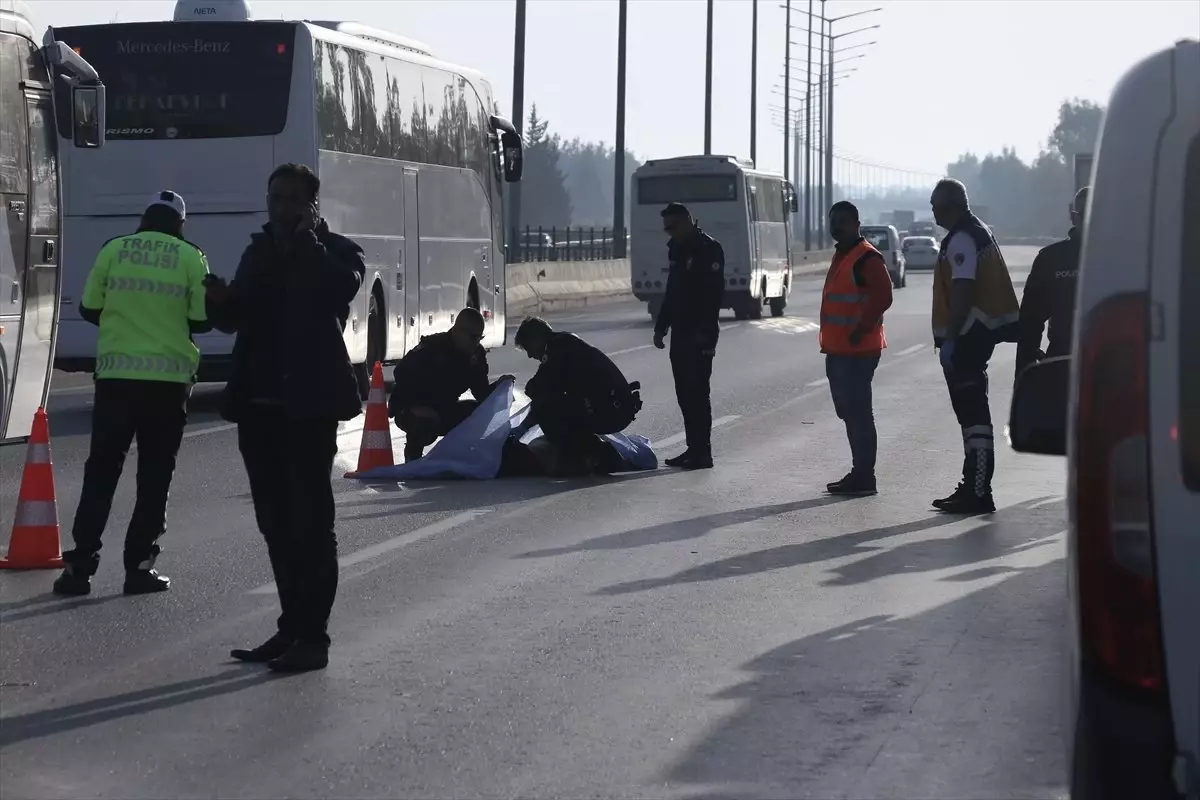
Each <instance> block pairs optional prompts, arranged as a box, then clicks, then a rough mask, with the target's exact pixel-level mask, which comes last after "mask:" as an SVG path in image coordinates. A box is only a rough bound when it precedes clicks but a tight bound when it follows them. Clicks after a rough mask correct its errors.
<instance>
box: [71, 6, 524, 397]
mask: <svg viewBox="0 0 1200 800" xmlns="http://www.w3.org/2000/svg"><path fill="white" fill-rule="evenodd" d="M214 19H216V21H214ZM58 34H59V37H60V38H61V39H62V40H63V41H65V42H67V43H68V44H70V45H71V46H72V47H73V48H75V49H76V51H77V52H78V53H81V54H82V55H83V57H84V58H87V59H88V60H89V61H91V62H92V63H93V64H95V65H96V68H97V69H98V70H99V71H100V72H101V74H104V75H105V76H106V80H107V87H108V120H107V126H108V146H106V147H105V149H104V151H103V152H83V151H80V152H75V153H72V154H71V155H70V157H68V158H64V160H63V161H64V170H65V174H66V176H67V186H68V191H67V192H66V193H65V196H64V201H65V206H66V217H65V221H64V225H65V227H64V237H65V240H66V242H67V245H68V252H69V256H70V257H69V260H68V262H67V264H66V265H65V275H64V279H65V288H64V291H63V298H62V303H63V325H62V331H61V333H60V336H59V345H58V358H57V365H58V366H59V368H61V369H64V370H69V371H88V370H91V369H93V367H94V356H95V345H96V329H95V327H94V326H91V325H88V324H87V323H86V322H84V321H83V320H82V319H80V317H79V311H78V309H79V305H78V300H79V295H80V293H81V292H82V290H83V284H84V279H85V276H86V274H87V271H88V268H89V267H90V265H91V258H92V257H93V255H94V254H95V253H96V252H97V251H98V250H99V248H100V246H101V245H102V244H103V243H104V242H105V241H106V240H108V239H109V238H111V237H114V236H117V235H120V234H121V233H123V232H125V231H129V230H132V229H134V228H135V227H136V225H137V221H138V216H139V215H140V214H141V212H142V210H143V207H144V206H145V203H146V198H147V197H149V196H151V195H152V194H153V193H154V192H157V191H160V190H162V189H171V190H174V191H177V192H179V193H180V194H181V195H183V197H184V199H185V200H186V201H187V205H188V220H187V230H186V236H187V238H188V239H189V240H190V241H192V242H194V243H195V244H197V245H198V246H199V247H200V248H201V249H203V250H204V251H205V253H206V254H207V255H208V260H209V266H210V268H211V269H212V271H213V272H214V273H216V274H218V275H223V276H225V277H232V275H233V272H234V270H235V268H236V266H237V263H238V259H239V257H240V255H241V252H242V250H243V249H244V248H245V246H246V244H247V243H248V242H249V237H250V234H251V233H253V232H254V231H257V230H258V229H259V228H260V226H262V225H263V224H264V223H265V222H266V180H267V176H268V175H269V174H270V172H271V170H272V169H273V168H274V167H275V166H276V165H278V164H281V163H284V162H297V163H303V164H309V165H311V166H312V167H313V168H314V169H315V170H316V171H317V174H318V175H319V177H320V178H321V213H322V215H323V216H324V217H325V219H326V220H328V222H329V224H330V226H331V228H332V229H333V230H334V231H336V232H338V233H341V234H343V235H345V236H348V237H350V238H351V239H354V240H355V241H356V242H357V243H358V244H359V245H361V246H362V248H363V249H364V251H365V253H366V262H367V278H366V281H365V282H364V284H363V289H362V292H361V293H360V294H359V296H358V298H357V299H356V300H355V302H354V304H353V306H352V308H351V313H350V319H349V321H348V323H347V325H346V331H345V337H346V345H347V348H348V349H349V352H350V356H351V359H352V360H353V361H354V362H355V364H357V365H359V366H360V369H359V373H360V380H361V381H362V383H363V388H364V391H365V388H366V381H367V380H368V376H369V370H370V366H371V365H372V364H373V363H374V362H376V361H381V362H384V363H387V362H390V361H394V360H396V359H399V358H400V357H401V356H403V355H404V353H406V352H407V351H408V350H410V349H411V348H412V347H413V346H415V344H416V342H417V341H418V340H419V338H420V337H421V336H423V335H426V334H429V333H436V332H438V331H444V330H447V329H448V328H449V326H450V324H451V322H452V320H453V318H454V315H455V314H456V313H457V312H458V311H459V310H460V309H461V308H463V307H464V306H473V307H475V308H477V309H479V310H480V311H481V312H483V315H484V317H485V319H486V320H487V321H488V326H487V333H486V337H485V340H484V344H485V346H496V345H500V344H503V343H504V341H505V285H504V230H505V226H504V219H503V203H502V186H503V182H504V181H509V182H513V181H517V180H519V179H520V176H521V164H522V161H521V140H520V137H519V136H518V135H517V132H516V130H515V128H514V127H513V125H512V124H511V123H510V122H508V121H507V120H506V119H504V118H502V117H500V116H498V115H497V113H496V112H497V110H498V109H497V105H496V102H495V100H494V98H493V93H492V88H491V86H490V85H489V84H488V82H487V81H486V80H485V79H484V78H483V76H482V75H480V74H479V73H478V72H475V71H473V70H470V69H466V68H464V67H459V66H455V65H452V64H448V63H446V62H443V61H439V60H438V59H436V58H435V57H434V56H433V55H432V54H430V52H429V50H428V49H427V48H426V47H425V46H424V45H421V44H420V43H418V42H414V41H410V40H407V39H404V38H403V37H400V36H397V35H394V34H391V33H387V32H385V31H379V30H375V29H373V28H369V27H367V26H364V25H359V24H356V23H349V22H311V21H302V22H282V21H268V20H263V21H253V20H251V19H250V18H249V13H248V9H247V8H246V4H245V3H236V2H234V3H225V4H221V5H217V4H214V3H212V2H200V3H188V2H180V3H178V4H177V6H176V10H175V19H174V21H170V22H168V21H163V22H140V23H122V24H111V25H91V26H81V27H72V28H63V29H60V30H59V31H58ZM196 343H197V345H198V346H199V347H200V350H201V375H200V377H201V380H221V379H223V377H224V373H225V368H226V367H227V365H228V361H229V356H230V354H231V351H232V344H233V342H232V337H229V336H226V335H224V334H220V333H216V332H214V333H210V334H205V335H203V336H198V337H197V338H196Z"/></svg>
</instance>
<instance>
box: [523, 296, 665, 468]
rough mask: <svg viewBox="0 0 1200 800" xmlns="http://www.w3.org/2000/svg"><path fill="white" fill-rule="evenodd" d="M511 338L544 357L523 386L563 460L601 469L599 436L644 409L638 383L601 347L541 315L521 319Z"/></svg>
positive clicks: (534, 415)
mask: <svg viewBox="0 0 1200 800" xmlns="http://www.w3.org/2000/svg"><path fill="white" fill-rule="evenodd" d="M513 341H514V344H516V346H517V347H518V348H520V349H521V350H524V351H525V354H526V355H527V356H529V357H530V358H532V359H534V360H536V361H540V362H541V366H539V367H538V370H537V372H536V373H535V374H534V376H533V377H532V378H530V379H529V383H527V384H526V385H525V393H526V394H527V395H529V401H530V413H531V416H532V419H533V421H534V422H536V423H537V424H538V425H540V426H541V428H542V433H543V434H544V435H545V437H546V439H547V440H549V441H550V442H552V443H553V444H554V445H555V447H556V448H557V449H558V451H559V455H560V457H561V458H562V459H564V460H565V461H567V462H583V463H585V464H586V465H587V466H588V467H589V469H590V470H592V471H603V470H602V469H600V467H601V466H602V465H603V464H604V463H605V456H606V455H607V454H606V453H605V452H604V451H603V450H601V449H600V448H601V445H603V443H602V442H601V441H600V439H599V438H597V437H598V436H599V435H602V434H607V433H620V432H621V431H623V430H625V428H627V427H629V424H630V423H631V422H633V420H634V417H636V416H637V413H638V412H639V411H641V410H642V398H641V394H640V392H639V391H638V390H639V388H640V387H639V385H638V384H637V383H636V382H635V383H630V382H629V381H627V380H626V379H625V375H624V374H622V372H621V369H620V368H619V367H618V366H617V365H616V364H614V363H613V360H612V359H611V358H609V357H608V356H607V355H605V354H604V353H602V352H601V351H600V350H599V349H598V348H596V347H593V346H592V345H590V344H588V343H587V342H585V341H584V340H583V339H580V338H579V337H578V336H576V335H575V334H573V333H560V332H558V331H555V330H554V329H553V328H551V327H550V324H549V323H548V322H546V321H545V320H542V319H538V318H537V317H530V318H528V319H526V320H525V321H523V322H522V323H521V326H520V327H519V328H517V335H516V336H515V337H514V339H513Z"/></svg>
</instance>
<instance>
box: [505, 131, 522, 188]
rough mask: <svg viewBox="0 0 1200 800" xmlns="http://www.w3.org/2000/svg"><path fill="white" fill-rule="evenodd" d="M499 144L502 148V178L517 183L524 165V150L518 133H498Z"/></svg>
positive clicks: (507, 181)
mask: <svg viewBox="0 0 1200 800" xmlns="http://www.w3.org/2000/svg"><path fill="white" fill-rule="evenodd" d="M500 146H501V147H502V148H504V180H505V182H506V183H517V182H518V181H520V180H521V172H522V170H523V168H524V166H525V152H524V147H523V145H522V144H521V136H520V134H516V133H511V132H509V131H505V132H503V133H501V134H500Z"/></svg>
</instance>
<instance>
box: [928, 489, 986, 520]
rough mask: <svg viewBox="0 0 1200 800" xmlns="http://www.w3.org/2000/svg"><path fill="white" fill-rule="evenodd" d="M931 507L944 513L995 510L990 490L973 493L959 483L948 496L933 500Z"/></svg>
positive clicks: (979, 512) (975, 512) (971, 512)
mask: <svg viewBox="0 0 1200 800" xmlns="http://www.w3.org/2000/svg"><path fill="white" fill-rule="evenodd" d="M933 507H934V508H936V509H937V510H938V511H941V512H943V513H945V514H990V513H992V512H993V511H995V510H996V501H995V500H993V499H992V493H991V492H990V491H988V492H987V493H986V494H975V492H973V491H971V489H970V488H969V487H968V486H967V485H966V484H962V483H960V484H959V485H958V488H957V489H955V490H954V493H953V494H951V495H950V496H948V497H943V498H940V499H938V500H934V501H933Z"/></svg>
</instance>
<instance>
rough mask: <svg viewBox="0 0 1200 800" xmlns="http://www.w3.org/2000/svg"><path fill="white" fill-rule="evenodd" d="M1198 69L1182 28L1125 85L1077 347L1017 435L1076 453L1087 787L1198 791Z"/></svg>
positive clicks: (1076, 589)
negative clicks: (1180, 37)
mask: <svg viewBox="0 0 1200 800" xmlns="http://www.w3.org/2000/svg"><path fill="white" fill-rule="evenodd" d="M1197 86H1200V42H1198V41H1195V40H1190V41H1189V40H1185V41H1181V42H1180V43H1179V44H1177V45H1176V46H1174V47H1172V48H1169V49H1166V50H1163V51H1161V52H1159V53H1156V54H1155V55H1152V56H1150V57H1149V58H1146V59H1145V60H1143V61H1142V62H1141V63H1139V64H1137V65H1136V66H1135V67H1134V68H1133V69H1132V70H1130V71H1129V72H1128V73H1126V75H1125V77H1123V78H1122V79H1121V81H1120V82H1119V83H1118V84H1117V87H1116V89H1114V90H1113V95H1112V99H1111V101H1110V102H1109V104H1108V110H1107V112H1106V113H1105V116H1104V127H1103V131H1102V132H1101V134H1100V137H1099V142H1100V147H1099V151H1098V152H1097V154H1096V164H1095V171H1094V172H1093V179H1092V180H1093V183H1092V187H1091V189H1092V191H1091V196H1090V197H1089V199H1088V221H1087V224H1086V230H1085V232H1084V242H1083V251H1082V252H1083V258H1082V262H1083V263H1081V264H1080V265H1079V279H1078V280H1079V283H1078V288H1077V301H1076V302H1077V306H1076V312H1075V313H1076V326H1075V331H1076V334H1075V341H1074V342H1073V352H1072V354H1071V355H1069V356H1060V357H1058V358H1050V359H1046V360H1044V361H1041V362H1039V363H1035V364H1032V365H1030V366H1028V367H1026V368H1025V369H1024V370H1023V371H1022V372H1021V374H1020V375H1019V376H1018V378H1017V383H1016V386H1015V388H1014V391H1013V405H1012V414H1011V417H1010V421H1009V429H1010V436H1011V439H1012V445H1013V448H1014V449H1016V450H1019V451H1022V452H1030V453H1040V454H1045V455H1065V456H1066V457H1067V464H1066V466H1067V486H1068V489H1067V514H1068V522H1067V547H1066V553H1067V559H1066V571H1067V575H1066V578H1067V580H1066V582H1065V586H1066V587H1067V589H1068V591H1067V598H1068V602H1069V604H1070V607H1069V610H1068V613H1067V615H1066V617H1067V620H1068V621H1069V623H1068V624H1069V625H1070V627H1069V629H1068V633H1069V639H1068V641H1069V642H1070V647H1069V649H1068V653H1069V656H1070V659H1071V661H1070V664H1069V670H1068V675H1069V686H1068V688H1069V691H1068V692H1067V698H1068V700H1069V703H1070V705H1069V710H1070V714H1069V717H1068V718H1067V721H1066V722H1067V725H1066V733H1067V737H1066V739H1067V743H1068V746H1069V750H1068V753H1067V759H1066V761H1067V765H1068V768H1069V770H1070V789H1071V791H1070V796H1071V797H1072V798H1073V800H1108V799H1109V798H1114V799H1115V798H1131V800H1132V798H1137V800H1168V799H1169V800H1179V799H1180V798H1187V800H1197V798H1200V580H1197V576H1198V575H1200V535H1198V534H1200V523H1198V522H1197V520H1200V314H1197V313H1196V309H1197V307H1200V264H1198V263H1197V260H1196V259H1197V253H1200V225H1197V224H1196V220H1197V219H1200V103H1198V102H1197V99H1196V98H1197V96H1196V87H1197ZM1189 87H1190V88H1189Z"/></svg>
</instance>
